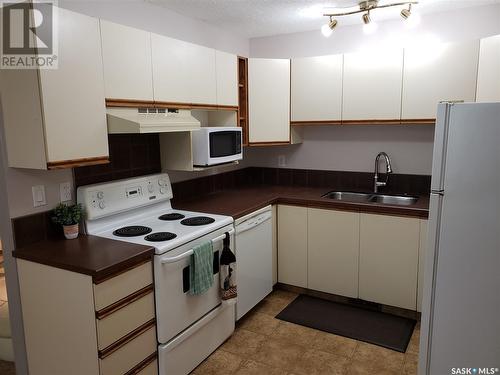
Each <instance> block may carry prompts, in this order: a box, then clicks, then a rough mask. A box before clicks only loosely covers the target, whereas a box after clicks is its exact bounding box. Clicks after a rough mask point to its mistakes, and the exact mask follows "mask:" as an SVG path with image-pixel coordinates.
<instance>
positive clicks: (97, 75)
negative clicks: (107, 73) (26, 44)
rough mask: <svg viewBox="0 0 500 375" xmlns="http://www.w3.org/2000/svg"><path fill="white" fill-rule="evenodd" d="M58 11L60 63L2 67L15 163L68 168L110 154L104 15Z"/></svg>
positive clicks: (7, 128)
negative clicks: (33, 67) (101, 28)
mask: <svg viewBox="0 0 500 375" xmlns="http://www.w3.org/2000/svg"><path fill="white" fill-rule="evenodd" d="M58 12H59V17H58V20H59V24H58V43H59V49H58V68H57V69H50V70H49V69H39V70H38V71H37V70H4V71H2V72H1V76H2V83H1V85H0V88H1V90H2V102H3V117H4V126H5V136H6V144H7V153H8V161H9V166H10V167H20V168H33V169H47V168H49V169H53V168H68V167H73V166H76V165H88V164H96V163H104V162H106V161H107V159H108V136H107V126H106V113H105V112H106V110H105V103H104V79H103V72H102V55H101V40H100V35H99V20H98V19H97V18H92V17H88V16H84V15H82V14H78V13H74V12H71V11H68V10H65V9H61V8H60V9H58Z"/></svg>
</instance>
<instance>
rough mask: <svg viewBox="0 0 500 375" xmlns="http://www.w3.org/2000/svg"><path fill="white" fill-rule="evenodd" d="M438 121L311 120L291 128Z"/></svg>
mask: <svg viewBox="0 0 500 375" xmlns="http://www.w3.org/2000/svg"><path fill="white" fill-rule="evenodd" d="M435 123H436V119H387V120H311V121H290V125H291V126H338V125H342V126H345V125H348V126H349V125H434V124H435Z"/></svg>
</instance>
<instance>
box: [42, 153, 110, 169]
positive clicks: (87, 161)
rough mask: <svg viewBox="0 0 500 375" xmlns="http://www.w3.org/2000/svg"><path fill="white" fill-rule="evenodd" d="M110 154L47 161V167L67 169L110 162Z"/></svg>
mask: <svg viewBox="0 0 500 375" xmlns="http://www.w3.org/2000/svg"><path fill="white" fill-rule="evenodd" d="M108 163H109V156H97V157H94V158H82V159H72V160H60V161H50V162H47V169H51V170H52V169H66V168H75V167H83V166H87V165H98V164H108Z"/></svg>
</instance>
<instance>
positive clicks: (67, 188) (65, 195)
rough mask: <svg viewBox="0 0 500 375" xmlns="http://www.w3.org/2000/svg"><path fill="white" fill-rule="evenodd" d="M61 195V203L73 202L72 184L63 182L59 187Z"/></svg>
mask: <svg viewBox="0 0 500 375" xmlns="http://www.w3.org/2000/svg"><path fill="white" fill-rule="evenodd" d="M59 195H60V197H61V202H68V201H70V200H71V198H72V196H71V182H63V183H61V184H60V185H59Z"/></svg>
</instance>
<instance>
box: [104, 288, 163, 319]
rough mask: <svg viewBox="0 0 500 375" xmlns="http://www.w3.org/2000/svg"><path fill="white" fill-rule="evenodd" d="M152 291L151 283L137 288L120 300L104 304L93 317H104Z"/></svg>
mask: <svg viewBox="0 0 500 375" xmlns="http://www.w3.org/2000/svg"><path fill="white" fill-rule="evenodd" d="M153 292H154V286H153V284H150V285H148V286H146V287H144V288H142V289H139V290H137V291H135V292H134V293H132V294H130V295H128V296H127V297H125V298H122V299H121V300H118V301H116V302H115V303H113V304H111V305H109V306H106V307H105V308H103V309H101V310H99V311H96V313H95V317H96V319H98V320H101V319H104V318H106V317H107V316H109V315H111V314H113V313H114V312H116V311H118V310H120V309H122V308H124V307H126V306H128V305H130V304H132V303H134V302H135V301H137V300H140V299H141V298H143V297H145V296H147V295H148V294H151V293H153Z"/></svg>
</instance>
